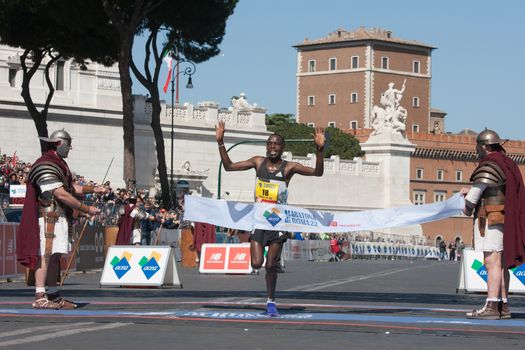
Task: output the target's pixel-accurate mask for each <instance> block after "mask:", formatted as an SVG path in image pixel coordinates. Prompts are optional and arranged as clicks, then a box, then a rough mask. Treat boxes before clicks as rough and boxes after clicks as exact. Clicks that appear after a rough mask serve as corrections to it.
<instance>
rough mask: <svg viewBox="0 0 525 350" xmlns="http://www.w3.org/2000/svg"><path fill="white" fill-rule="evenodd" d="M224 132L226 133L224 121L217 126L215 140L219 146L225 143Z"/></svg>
mask: <svg viewBox="0 0 525 350" xmlns="http://www.w3.org/2000/svg"><path fill="white" fill-rule="evenodd" d="M224 131H226V126H225V123H224V120H220V121H219V123H218V124H217V125H216V126H215V139H216V140H217V143H219V144H222V143H224Z"/></svg>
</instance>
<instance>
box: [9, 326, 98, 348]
mask: <svg viewBox="0 0 525 350" xmlns="http://www.w3.org/2000/svg"><path fill="white" fill-rule="evenodd" d="M91 324H94V322H82V323H75V326H88V325H91ZM65 326H66V325H64V324H52V325H48V326H38V327H31V328H24V329H17V330H15V331H9V332H3V333H0V338H4V337H14V336H16V335H22V334H27V333H37V332H39V331H53V330H55V329H64V327H65ZM0 345H1V344H0Z"/></svg>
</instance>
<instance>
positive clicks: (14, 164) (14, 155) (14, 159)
mask: <svg viewBox="0 0 525 350" xmlns="http://www.w3.org/2000/svg"><path fill="white" fill-rule="evenodd" d="M12 161H13V163H12V164H13V168H14V167H16V151H15V153H14V154H13V159H12Z"/></svg>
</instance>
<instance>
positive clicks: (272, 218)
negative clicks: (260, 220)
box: [263, 208, 282, 226]
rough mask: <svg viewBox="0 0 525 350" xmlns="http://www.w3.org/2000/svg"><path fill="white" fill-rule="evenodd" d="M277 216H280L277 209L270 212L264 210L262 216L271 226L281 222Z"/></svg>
mask: <svg viewBox="0 0 525 350" xmlns="http://www.w3.org/2000/svg"><path fill="white" fill-rule="evenodd" d="M279 214H281V211H280V210H279V209H277V208H272V209H271V210H270V211H268V210H266V211H265V212H264V214H263V216H264V217H265V218H266V220H267V221H268V222H269V223H270V224H271V225H272V226H275V225H277V224H278V223H279V222H280V221H281V220H282V219H281V217H280V216H279Z"/></svg>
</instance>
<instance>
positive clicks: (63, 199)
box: [16, 129, 105, 309]
mask: <svg viewBox="0 0 525 350" xmlns="http://www.w3.org/2000/svg"><path fill="white" fill-rule="evenodd" d="M40 139H41V140H43V141H45V142H46V143H47V151H45V152H44V153H43V154H42V156H41V157H40V158H38V159H37V160H36V161H35V162H34V164H33V167H32V169H31V171H30V173H29V176H28V179H29V181H28V183H27V192H26V197H25V201H24V210H23V213H22V219H21V222H20V228H19V230H18V235H17V242H16V248H17V249H16V250H17V252H16V253H17V257H18V261H19V262H20V263H21V264H22V265H24V266H26V267H28V268H29V269H31V270H35V285H36V293H35V302H34V303H33V308H35V309H61V308H64V309H74V308H76V307H77V304H75V303H74V302H71V301H69V300H66V299H64V298H62V297H61V295H60V292H59V290H58V288H57V277H58V276H59V274H60V257H61V255H62V254H67V253H68V250H69V240H68V236H69V232H70V228H71V218H72V216H73V215H72V212H73V210H78V211H79V212H80V213H82V214H83V215H85V216H91V215H96V214H98V213H99V212H100V209H98V208H95V207H93V206H88V205H85V204H82V202H80V201H79V200H78V199H77V198H75V197H74V196H76V195H78V196H81V195H83V194H86V193H94V192H96V193H103V192H105V188H104V187H102V186H97V187H95V186H80V185H76V184H74V183H73V177H72V175H71V171H70V170H69V167H68V165H67V163H66V162H65V161H64V159H65V158H67V156H68V154H69V151H70V150H71V149H72V147H71V136H70V135H69V133H67V132H66V131H65V130H63V129H62V130H57V131H55V132H53V133H52V134H51V136H50V137H49V138H44V137H41V138H40ZM46 285H47V287H48V289H47V291H46Z"/></svg>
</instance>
